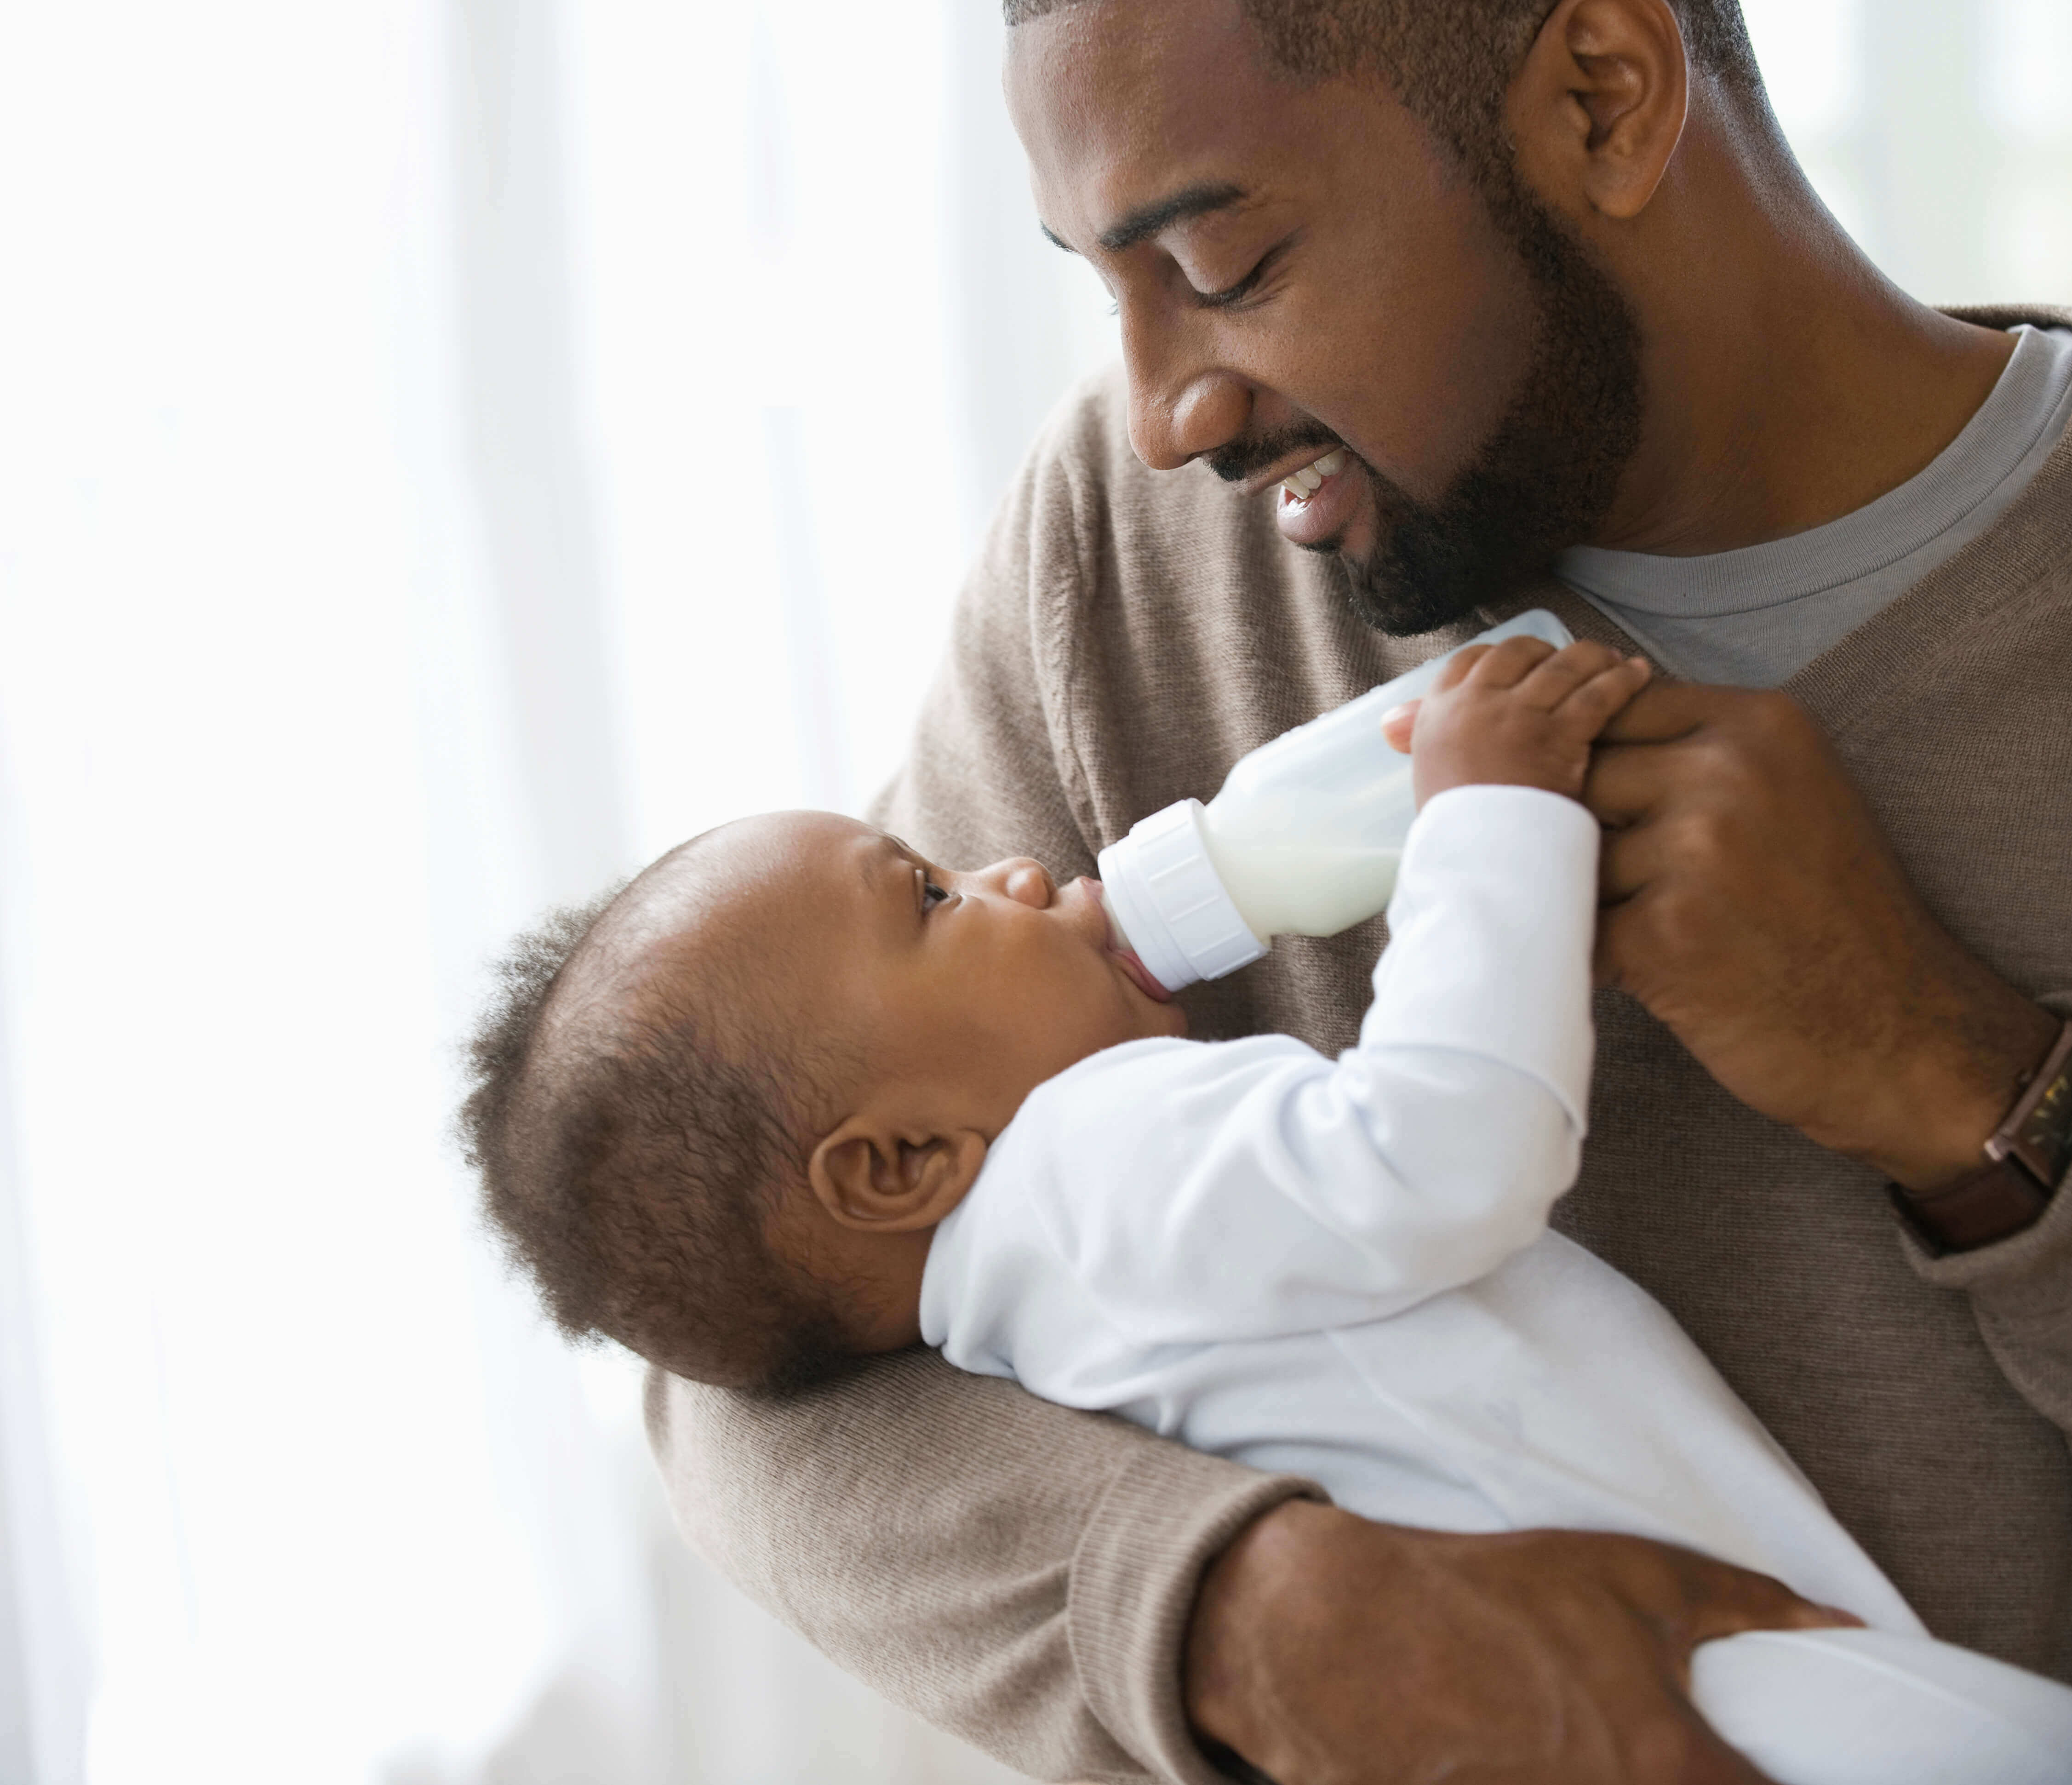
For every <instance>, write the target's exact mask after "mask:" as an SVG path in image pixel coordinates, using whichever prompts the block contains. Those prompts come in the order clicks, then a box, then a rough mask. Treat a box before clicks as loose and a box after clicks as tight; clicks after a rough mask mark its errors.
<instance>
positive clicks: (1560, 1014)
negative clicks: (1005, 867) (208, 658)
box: [1059, 640, 1646, 1343]
mask: <svg viewBox="0 0 2072 1785" xmlns="http://www.w3.org/2000/svg"><path fill="white" fill-rule="evenodd" d="M1516 642H1517V643H1518V644H1520V645H1524V646H1528V647H1531V648H1528V649H1526V650H1521V651H1514V650H1511V648H1508V647H1505V648H1499V649H1498V651H1495V652H1488V653H1486V654H1483V655H1482V656H1479V657H1478V659H1477V660H1474V661H1472V662H1470V663H1469V664H1465V665H1463V666H1461V668H1460V669H1459V670H1458V671H1457V672H1455V673H1453V674H1452V675H1450V676H1449V677H1447V678H1445V680H1443V681H1441V684H1440V685H1439V686H1438V688H1437V689H1435V691H1434V692H1433V694H1431V695H1429V696H1428V697H1426V699H1425V701H1424V702H1423V703H1421V707H1420V712H1419V714H1418V715H1417V718H1416V739H1417V749H1418V752H1419V758H1420V764H1419V766H1420V769H1424V770H1429V774H1430V775H1431V779H1432V780H1433V782H1436V783H1437V784H1438V785H1437V787H1436V788H1429V789H1420V791H1423V792H1427V793H1428V797H1427V798H1426V799H1425V800H1424V807H1423V809H1422V811H1420V814H1419V816H1418V820H1417V822H1416V825H1415V826H1414V827H1413V829H1412V832H1411V835H1410V838H1409V841H1408V846H1407V848H1406V849H1405V851H1404V860H1403V866H1402V870H1401V874H1400V878H1399V880H1398V882H1397V888H1396V898H1395V900H1394V902H1393V903H1392V905H1391V906H1390V908H1389V925H1390V930H1391V940H1390V944H1389V947H1388V949H1387V952H1386V953H1385V954H1384V955H1383V957H1382V959H1381V960H1380V962H1379V964H1378V965H1377V967H1376V969H1375V1001H1374V1003H1373V1005H1372V1006H1371V1009H1370V1010H1369V1011H1368V1013H1367V1018H1366V1021H1365V1022H1363V1025H1362V1026H1361V1031H1360V1039H1359V1045H1358V1046H1357V1047H1355V1048H1352V1049H1350V1050H1349V1051H1347V1052H1346V1054H1344V1055H1342V1056H1341V1057H1340V1058H1339V1059H1338V1060H1337V1061H1336V1062H1331V1061H1328V1060H1326V1059H1322V1057H1320V1056H1318V1055H1316V1054H1314V1053H1313V1052H1312V1051H1309V1050H1307V1049H1303V1048H1301V1047H1298V1046H1297V1044H1295V1043H1292V1042H1287V1041H1285V1040H1283V1039H1275V1040H1272V1041H1268V1040H1265V1039H1262V1040H1260V1041H1259V1042H1255V1043H1227V1044H1223V1045H1221V1046H1217V1047H1208V1048H1202V1049H1193V1050H1189V1051H1188V1053H1189V1054H1190V1055H1192V1058H1191V1059H1174V1062H1173V1063H1172V1064H1171V1065H1170V1066H1168V1067H1163V1068H1162V1070H1164V1071H1167V1072H1170V1074H1171V1075H1172V1082H1171V1083H1170V1084H1163V1085H1159V1086H1155V1087H1154V1086H1153V1085H1152V1084H1149V1083H1145V1084H1132V1083H1131V1082H1129V1080H1130V1075H1128V1074H1126V1073H1120V1074H1117V1075H1116V1077H1115V1078H1114V1080H1113V1081H1112V1093H1111V1094H1112V1096H1114V1098H1115V1099H1116V1107H1115V1108H1113V1109H1112V1110H1107V1111H1104V1112H1102V1113H1101V1115H1100V1117H1098V1118H1097V1119H1096V1120H1094V1121H1092V1122H1091V1124H1089V1125H1088V1126H1087V1128H1086V1129H1084V1130H1083V1132H1085V1133H1087V1134H1088V1135H1090V1136H1091V1135H1092V1134H1094V1133H1102V1134H1105V1135H1106V1136H1108V1137H1114V1136H1116V1135H1117V1134H1122V1133H1127V1134H1128V1136H1129V1139H1128V1144H1127V1145H1126V1147H1125V1148H1124V1152H1125V1154H1126V1155H1127V1158H1126V1159H1120V1160H1115V1161H1112V1162H1111V1170H1113V1169H1114V1168H1115V1167H1116V1166H1120V1171H1119V1172H1118V1173H1117V1174H1116V1175H1113V1176H1110V1175H1108V1174H1105V1173H1104V1174H1100V1175H1101V1176H1103V1177H1105V1178H1107V1181H1108V1183H1109V1184H1110V1185H1111V1186H1116V1187H1118V1189H1111V1190H1108V1191H1094V1190H1093V1189H1092V1187H1091V1179H1092V1176H1093V1175H1094V1174H1087V1175H1086V1176H1084V1177H1083V1178H1082V1179H1081V1180H1080V1182H1079V1185H1078V1186H1077V1187H1074V1186H1071V1185H1062V1184H1061V1185H1060V1187H1059V1195H1060V1198H1061V1199H1062V1200H1063V1201H1064V1202H1065V1203H1067V1205H1068V1208H1067V1220H1068V1222H1069V1223H1070V1224H1071V1226H1072V1227H1074V1228H1079V1230H1080V1231H1079V1232H1078V1233H1077V1234H1076V1235H1075V1236H1074V1237H1073V1238H1072V1239H1071V1240H1068V1241H1067V1245H1068V1248H1069V1249H1071V1251H1072V1252H1074V1253H1075V1269H1076V1270H1077V1271H1078V1272H1079V1280H1080V1281H1083V1282H1084V1283H1085V1284H1086V1285H1087V1287H1088V1288H1089V1289H1092V1290H1093V1291H1094V1293H1095V1294H1096V1296H1097V1297H1098V1298H1099V1299H1100V1300H1101V1301H1103V1302H1105V1303H1107V1304H1108V1305H1109V1306H1111V1307H1112V1308H1113V1309H1115V1310H1116V1311H1117V1314H1118V1317H1119V1318H1124V1320H1125V1324H1126V1325H1127V1326H1128V1328H1129V1329H1130V1330H1131V1331H1133V1333H1134V1334H1135V1335H1136V1336H1137V1338H1139V1339H1141V1340H1144V1341H1145V1342H1149V1343H1190V1342H1196V1341H1202V1340H1207V1339H1217V1338H1221V1339H1238V1338H1246V1337H1264V1336H1267V1335H1271V1334H1273V1333H1276V1332H1286V1331H1313V1330H1316V1329H1318V1328H1320V1327H1325V1326H1338V1325H1343V1324H1346V1323H1348V1322H1353V1321H1357V1320H1362V1319H1374V1318H1380V1317H1382V1316H1383V1315H1386V1314H1392V1313H1395V1312H1397V1311H1400V1310H1402V1309H1404V1308H1405V1307H1408V1306H1412V1305H1414V1304H1415V1303H1416V1302H1420V1301H1423V1300H1424V1299H1425V1298H1429V1297H1430V1296H1432V1295H1434V1294H1438V1293H1440V1292H1441V1291H1442V1290H1445V1289H1451V1288H1453V1287H1456V1286H1457V1285H1460V1284H1462V1283H1465V1282H1468V1281H1473V1280H1474V1278H1476V1277H1480V1276H1482V1275H1484V1274H1486V1273H1487V1272H1489V1271H1490V1270H1492V1269H1494V1268H1495V1267H1496V1266H1497V1265H1500V1264H1502V1263H1503V1261H1504V1260H1506V1259H1507V1258H1508V1257H1510V1256H1512V1255H1513V1254H1514V1253H1515V1252H1518V1251H1519V1250H1520V1249H1521V1248H1523V1247H1525V1246H1527V1245H1528V1244H1531V1242H1532V1240H1534V1239H1535V1238H1536V1237H1537V1236H1539V1234H1540V1232H1542V1231H1543V1230H1544V1227H1545V1224H1546V1219H1547V1212H1548V1208H1549V1207H1551V1206H1552V1203H1553V1202H1554V1200H1555V1199H1556V1198H1557V1197H1558V1196H1559V1195H1560V1194H1561V1193H1562V1191H1564V1190H1565V1189H1567V1187H1568V1185H1569V1183H1570V1182H1572V1179H1573V1178H1574V1174H1575V1170H1576V1164H1577V1154H1578V1150H1579V1147H1580V1145H1581V1140H1582V1136H1583V1132H1584V1126H1585V1111H1586V1108H1587V1103H1588V1096H1589V1068H1590V1055H1591V1048H1592V1034H1591V1027H1590V1014H1589V997H1590V948H1591V942H1592V939H1593V932H1594V927H1595V919H1596V908H1597V851H1598V841H1599V833H1598V829H1597V823H1596V821H1595V820H1594V819H1593V817H1592V816H1590V814H1589V812H1587V811H1586V810H1585V808H1583V807H1582V806H1581V804H1578V803H1577V801H1576V800H1574V799H1572V798H1571V797H1568V794H1567V792H1566V791H1565V790H1566V788H1568V787H1571V786H1572V787H1575V788H1580V786H1581V779H1582V776H1583V775H1584V773H1585V771H1586V769H1587V766H1588V762H1589V739H1590V738H1591V737H1592V736H1593V735H1594V734H1595V732H1596V731H1597V729H1598V728H1600V727H1601V726H1602V725H1603V724H1604V723H1605V722H1606V721H1607V720H1608V719H1609V717H1610V716H1611V714H1613V713H1614V712H1615V711H1616V710H1617V709H1618V708H1619V707H1620V706H1622V705H1624V704H1625V701H1626V699H1627V698H1629V697H1630V695H1631V694H1632V693H1633V692H1634V689H1637V688H1638V686H1639V685H1641V683H1642V681H1645V679H1646V669H1645V666H1644V665H1632V666H1629V665H1626V664H1622V662H1621V661H1620V660H1619V659H1618V657H1616V656H1614V655H1613V654H1612V653H1611V652H1608V651H1604V650H1602V649H1601V648H1598V647H1594V646H1592V647H1574V646H1572V647H1570V648H1569V650H1568V651H1567V652H1562V653H1560V655H1559V656H1556V655H1555V654H1554V653H1552V652H1549V651H1548V649H1547V648H1546V647H1544V646H1539V645H1535V641H1530V640H1520V641H1516ZM1428 739H1429V747H1430V751H1431V756H1430V759H1429V761H1428V759H1427V758H1426V755H1425V752H1426V750H1427V747H1428ZM1499 776H1502V777H1506V778H1505V779H1498V777H1499ZM1550 783H1558V784H1560V785H1562V786H1563V788H1564V791H1563V792H1554V791H1552V788H1551V787H1550V785H1549V784H1550ZM1143 1070H1144V1071H1145V1072H1146V1074H1147V1075H1149V1074H1152V1073H1153V1072H1155V1071H1158V1070H1161V1067H1160V1066H1159V1063H1158V1062H1157V1061H1155V1060H1149V1059H1148V1060H1146V1061H1145V1064H1144V1067H1143ZM1088 1089H1089V1090H1091V1086H1089V1087H1088ZM1153 1099H1155V1100H1157V1102H1158V1104H1159V1106H1160V1107H1161V1110H1162V1111H1163V1112H1164V1116H1165V1119H1164V1120H1161V1121H1160V1122H1157V1123H1149V1122H1146V1121H1145V1120H1144V1119H1143V1117H1142V1108H1143V1105H1144V1104H1145V1101H1147V1100H1153ZM1080 1113H1081V1114H1082V1115H1084V1114H1086V1113H1087V1112H1086V1111H1085V1109H1084V1108H1083V1106H1082V1108H1081V1112H1080ZM1109 1144H1112V1141H1111V1142H1110V1143H1109ZM1068 1150H1069V1149H1068ZM1081 1195H1084V1196H1085V1197H1086V1199H1087V1200H1086V1202H1085V1203H1080V1198H1081ZM1096 1199H1098V1201H1099V1203H1100V1206H1099V1207H1094V1206H1092V1205H1093V1203H1095V1202H1096ZM1073 1203H1080V1206H1079V1208H1078V1209H1077V1210H1076V1211H1073V1210H1071V1209H1070V1207H1069V1205H1071V1204H1073ZM1125 1310H1126V1313H1125Z"/></svg>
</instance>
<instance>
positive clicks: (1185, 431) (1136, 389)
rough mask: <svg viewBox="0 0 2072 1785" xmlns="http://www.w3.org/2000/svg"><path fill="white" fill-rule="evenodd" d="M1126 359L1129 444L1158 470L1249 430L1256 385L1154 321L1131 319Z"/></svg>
mask: <svg viewBox="0 0 2072 1785" xmlns="http://www.w3.org/2000/svg"><path fill="white" fill-rule="evenodd" d="M1126 311H1127V306H1125V313H1126ZM1122 358H1123V368H1124V371H1125V372H1127V373H1128V378H1129V443H1130V445H1131V446H1133V448H1134V449H1135V450H1136V453H1137V457H1138V458H1139V459H1142V460H1143V461H1144V463H1145V464H1147V465H1149V467H1151V468H1152V470H1153V471H1178V469H1179V468H1180V467H1182V465H1184V464H1186V463H1188V462H1189V461H1190V460H1191V459H1198V458H1200V457H1201V456H1202V454H1204V453H1210V452H1214V451H1215V450H1216V448H1217V447H1219V446H1227V445H1228V444H1229V443H1230V442H1231V441H1233V440H1235V439H1236V438H1237V437H1238V436H1239V434H1242V433H1244V429H1245V425H1246V423H1247V422H1248V421H1249V420H1250V419H1251V417H1252V389H1251V387H1250V386H1249V385H1247V384H1246V383H1245V381H1244V380H1243V379H1242V378H1240V377H1239V376H1237V375H1236V374H1235V372H1229V371H1227V370H1225V369H1224V368H1222V367H1220V366H1218V365H1215V364H1211V363H1209V362H1207V361H1206V360H1202V358H1200V357H1199V356H1195V355H1193V354H1190V353H1189V352H1186V343H1185V342H1184V341H1183V340H1179V339H1174V331H1171V330H1170V329H1167V328H1164V327H1160V326H1159V325H1158V324H1157V323H1152V322H1145V323H1126V324H1125V326H1124V329H1123V352H1122Z"/></svg>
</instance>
